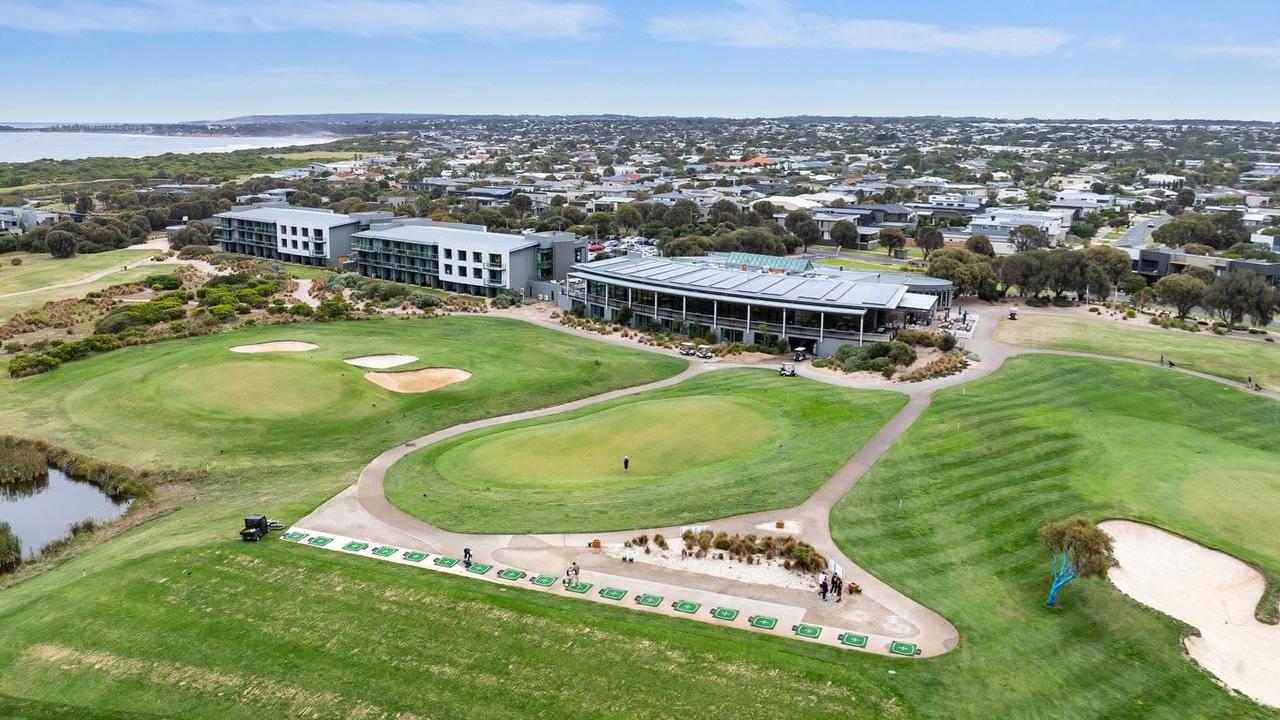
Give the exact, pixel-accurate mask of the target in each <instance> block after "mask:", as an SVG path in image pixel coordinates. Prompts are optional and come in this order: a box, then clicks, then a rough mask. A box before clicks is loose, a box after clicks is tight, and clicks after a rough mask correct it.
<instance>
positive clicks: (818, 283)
mask: <svg viewBox="0 0 1280 720" xmlns="http://www.w3.org/2000/svg"><path fill="white" fill-rule="evenodd" d="M360 234H363V233H360ZM571 274H572V275H573V276H575V277H579V278H583V279H595V280H602V281H606V282H613V283H615V284H619V285H623V286H626V287H632V288H637V289H648V290H657V291H659V292H667V293H674V294H680V295H688V296H690V297H701V298H706V299H711V300H725V301H736V302H749V303H751V304H753V305H763V306H772V307H787V308H794V309H802V310H812V311H815V312H838V313H844V314H850V315H858V314H862V313H863V312H865V311H866V310H874V309H885V310H892V309H898V308H901V309H907V310H926V309H928V308H931V307H933V306H934V304H935V303H936V302H937V298H936V297H934V296H933V295H926V294H920V293H912V292H910V291H909V289H908V287H907V286H906V285H905V284H899V283H892V282H886V278H884V277H881V276H879V275H878V274H876V273H866V274H862V273H858V274H855V273H843V274H830V273H809V274H804V275H783V274H777V273H768V272H760V271H747V270H738V269H734V268H727V267H718V266H715V265H709V264H707V263H706V262H705V260H698V259H694V258H684V259H673V258H650V257H640V256H636V255H627V256H623V257H616V258H609V259H607V260H598V261H595V262H588V263H579V264H577V265H574V266H573V271H572V272H571ZM842 275H843V276H842ZM944 284H946V285H949V283H945V281H944ZM939 289H942V288H941V287H940V288H939Z"/></svg>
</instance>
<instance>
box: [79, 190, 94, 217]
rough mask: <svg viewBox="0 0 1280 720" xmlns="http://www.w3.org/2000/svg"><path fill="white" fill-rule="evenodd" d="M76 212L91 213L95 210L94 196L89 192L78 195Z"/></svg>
mask: <svg viewBox="0 0 1280 720" xmlns="http://www.w3.org/2000/svg"><path fill="white" fill-rule="evenodd" d="M76 212H78V213H91V212H93V198H92V197H91V196H89V195H88V194H81V195H78V196H76Z"/></svg>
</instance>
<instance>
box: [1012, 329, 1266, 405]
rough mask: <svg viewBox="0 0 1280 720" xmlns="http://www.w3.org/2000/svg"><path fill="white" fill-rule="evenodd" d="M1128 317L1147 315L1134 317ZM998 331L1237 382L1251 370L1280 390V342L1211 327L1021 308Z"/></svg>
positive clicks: (1035, 343) (1033, 342) (1022, 340)
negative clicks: (1161, 325) (1122, 321)
mask: <svg viewBox="0 0 1280 720" xmlns="http://www.w3.org/2000/svg"><path fill="white" fill-rule="evenodd" d="M1129 322H1132V323H1142V322H1146V320H1144V319H1140V318H1135V319H1133V320H1130V321H1129ZM1237 334H1239V333H1237ZM996 337H997V338H998V339H999V340H1002V341H1003V342H1007V343H1013V344H1015V345H1029V346H1032V347H1044V348H1053V349H1057V350H1073V351H1076V352H1087V353H1097V354H1099V355H1113V356H1115V357H1124V358H1133V359H1135V360H1146V361H1149V362H1157V361H1159V359H1160V356H1161V355H1163V356H1164V358H1165V359H1166V360H1172V361H1173V362H1174V363H1176V364H1177V365H1178V367H1183V368H1187V369H1188V370H1196V371H1199V372H1202V373H1206V374H1209V375H1216V376H1218V377H1221V378H1226V379H1228V380H1235V381H1237V382H1244V381H1245V378H1247V377H1249V376H1252V377H1253V379H1254V381H1255V382H1257V383H1258V384H1259V385H1261V386H1262V387H1264V388H1267V389H1268V390H1280V347H1278V346H1277V345H1276V344H1275V343H1268V342H1261V341H1255V340H1243V339H1242V340H1232V339H1228V338H1223V337H1218V336H1216V335H1214V334H1212V333H1210V332H1200V333H1189V332H1186V331H1184V330H1163V329H1155V328H1152V329H1148V328H1146V327H1137V328H1127V327H1121V326H1117V325H1116V324H1115V323H1110V322H1105V321H1101V320H1073V319H1069V318H1058V317H1046V316H1044V315H1037V314H1034V313H1023V314H1022V315H1021V316H1019V319H1018V320H1016V321H1010V320H1001V321H1000V325H999V327H998V329H997V331H996ZM1273 337H1274V336H1273Z"/></svg>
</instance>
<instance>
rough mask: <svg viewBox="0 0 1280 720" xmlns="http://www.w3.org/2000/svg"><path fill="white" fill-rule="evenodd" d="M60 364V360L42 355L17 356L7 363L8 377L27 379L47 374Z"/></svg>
mask: <svg viewBox="0 0 1280 720" xmlns="http://www.w3.org/2000/svg"><path fill="white" fill-rule="evenodd" d="M61 364H62V361H61V360H58V359H57V358H55V357H51V356H49V355H46V354H44V353H34V354H31V355H18V356H17V357H15V358H13V359H12V360H10V361H9V377H15V378H20V377H27V376H28V375H39V374H40V373H43V372H49V371H50V370H53V369H55V368H57V367H58V366H59V365H61Z"/></svg>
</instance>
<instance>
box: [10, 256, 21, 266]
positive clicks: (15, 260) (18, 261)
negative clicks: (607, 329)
mask: <svg viewBox="0 0 1280 720" xmlns="http://www.w3.org/2000/svg"><path fill="white" fill-rule="evenodd" d="M9 264H10V265H12V266H14V267H17V266H19V265H21V264H22V258H13V259H11V260H10V261H9Z"/></svg>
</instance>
